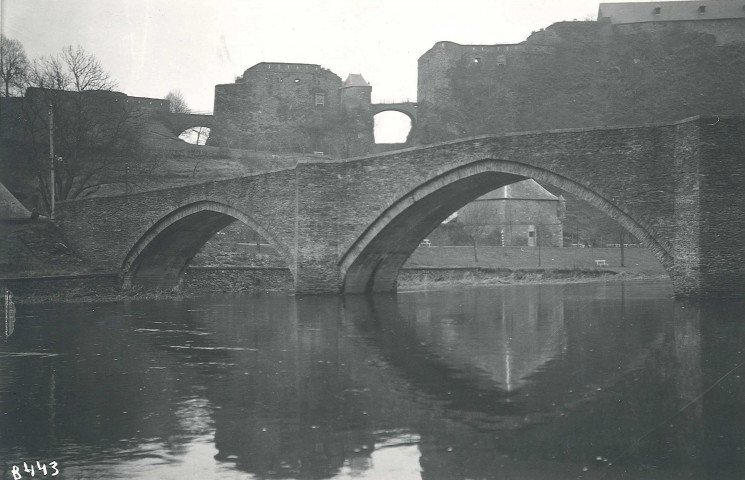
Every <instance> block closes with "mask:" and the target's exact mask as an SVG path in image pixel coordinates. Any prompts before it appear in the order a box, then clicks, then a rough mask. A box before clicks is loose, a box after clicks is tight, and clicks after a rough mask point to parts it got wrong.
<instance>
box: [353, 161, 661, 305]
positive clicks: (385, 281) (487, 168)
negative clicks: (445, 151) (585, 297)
mask: <svg viewBox="0 0 745 480" xmlns="http://www.w3.org/2000/svg"><path fill="white" fill-rule="evenodd" d="M526 178H533V179H535V180H538V181H541V182H545V183H548V184H551V185H554V186H557V187H559V188H562V189H564V190H566V191H567V192H570V193H572V194H574V195H576V196H577V197H579V198H581V199H583V200H585V201H587V202H588V203H589V204H590V205H592V206H594V207H596V208H598V209H599V210H601V211H602V212H604V213H605V214H607V215H608V216H609V217H611V218H613V219H615V220H616V221H617V222H618V223H619V224H621V225H622V226H623V227H624V228H626V229H627V230H628V231H629V232H631V233H632V234H634V235H635V236H636V237H637V238H638V239H639V240H640V241H642V242H643V243H644V244H645V245H646V246H647V247H648V248H649V249H650V250H651V251H652V252H653V253H654V255H655V256H656V257H657V259H658V260H659V261H660V263H662V265H663V266H664V267H665V269H666V270H667V271H668V272H670V270H671V269H672V268H673V265H674V258H673V255H672V253H671V249H670V246H669V245H668V244H667V242H665V241H664V240H661V239H659V238H658V237H657V235H656V234H655V232H654V229H653V228H652V227H651V225H648V224H647V223H646V222H645V221H644V220H642V219H636V218H633V217H632V216H631V215H629V214H628V213H627V212H626V211H625V210H624V209H623V208H622V207H621V206H619V205H617V204H616V203H614V202H613V201H612V200H610V199H608V198H606V197H604V196H603V195H601V194H599V193H598V192H596V191H594V190H593V189H591V188H589V187H588V186H585V185H584V184H582V183H580V182H579V181H575V180H573V179H570V178H568V177H566V176H564V175H561V174H559V173H556V172H552V171H550V170H547V169H543V168H538V167H535V166H532V165H529V164H524V163H520V162H517V161H507V160H495V159H484V160H477V161H473V162H471V163H468V164H464V165H459V166H457V167H455V168H452V169H449V170H446V171H443V172H437V173H436V174H435V175H434V176H433V177H432V178H430V179H429V180H427V181H426V182H424V183H422V184H420V185H419V186H417V187H416V188H414V189H412V190H410V191H409V192H407V193H405V194H404V195H402V196H401V197H400V198H399V199H398V200H397V201H395V202H394V203H393V204H392V205H391V206H390V207H388V208H387V209H386V210H385V211H384V212H382V214H381V215H379V216H378V217H377V218H376V219H375V220H374V221H373V222H372V223H371V224H370V225H369V226H368V227H367V228H366V229H365V230H364V232H363V233H362V234H361V235H360V236H359V237H358V238H357V239H356V241H355V242H354V243H353V244H352V245H351V247H349V248H348V249H347V250H346V252H345V253H344V254H343V255H342V256H341V259H340V261H339V270H340V277H341V279H342V289H343V291H344V293H367V292H389V291H395V289H396V278H397V277H398V273H399V270H400V268H401V267H402V266H403V264H404V263H405V262H406V260H407V259H408V258H409V256H410V255H411V253H412V252H413V251H414V250H415V249H416V248H417V246H418V245H419V242H420V241H421V240H422V239H423V238H424V237H425V236H426V235H428V234H429V232H431V231H432V230H433V229H434V228H435V227H436V226H437V225H439V224H440V223H442V221H444V220H445V219H446V218H447V217H448V216H449V215H450V214H452V213H453V212H454V211H457V210H458V209H460V208H461V207H463V206H464V205H466V204H467V203H469V202H471V201H473V200H475V199H476V198H478V197H480V196H482V195H484V194H486V193H487V192H489V191H491V190H494V189H497V188H500V187H502V186H504V185H509V184H511V183H514V182H517V181H520V180H524V179H526Z"/></svg>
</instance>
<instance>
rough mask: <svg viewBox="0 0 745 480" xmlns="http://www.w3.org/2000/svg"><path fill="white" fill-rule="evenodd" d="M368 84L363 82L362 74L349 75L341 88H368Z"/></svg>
mask: <svg viewBox="0 0 745 480" xmlns="http://www.w3.org/2000/svg"><path fill="white" fill-rule="evenodd" d="M369 86H370V84H369V83H367V82H366V81H365V79H364V78H363V77H362V74H359V73H350V74H349V76H348V77H347V79H346V80H344V83H342V84H341V88H344V87H369Z"/></svg>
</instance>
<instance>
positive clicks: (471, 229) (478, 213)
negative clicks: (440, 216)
mask: <svg viewBox="0 0 745 480" xmlns="http://www.w3.org/2000/svg"><path fill="white" fill-rule="evenodd" d="M488 203H489V202H472V203H471V204H470V205H468V207H466V208H467V210H465V209H464V210H462V211H461V212H462V213H459V215H458V217H459V218H458V221H460V222H462V223H463V230H464V231H465V232H466V234H467V235H468V237H469V238H470V239H471V245H472V246H473V261H474V263H475V264H476V265H477V266H478V264H479V255H478V242H479V240H481V239H483V238H485V237H486V236H487V235H489V234H491V233H492V232H493V231H494V229H495V228H496V227H495V226H494V222H495V217H496V214H495V213H493V212H492V211H490V210H489V208H488V207H487V206H486V205H482V204H488Z"/></svg>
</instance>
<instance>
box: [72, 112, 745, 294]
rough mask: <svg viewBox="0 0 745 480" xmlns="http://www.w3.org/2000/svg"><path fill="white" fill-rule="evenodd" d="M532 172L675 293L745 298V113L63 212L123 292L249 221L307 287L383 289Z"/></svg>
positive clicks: (272, 176)
mask: <svg viewBox="0 0 745 480" xmlns="http://www.w3.org/2000/svg"><path fill="white" fill-rule="evenodd" d="M527 177H531V178H534V179H536V180H538V181H539V182H545V183H548V184H552V185H556V186H558V187H560V188H562V189H564V190H566V191H568V192H571V193H573V194H575V195H577V196H578V197H580V198H582V199H584V200H586V201H587V202H589V203H590V204H592V205H594V206H595V207H597V208H599V209H600V210H602V211H603V212H605V213H606V214H607V215H609V216H610V217H612V218H614V219H615V220H616V221H618V222H619V223H620V224H621V225H623V226H624V227H626V228H627V229H628V230H629V231H631V232H632V233H633V234H634V235H635V236H636V237H637V238H639V239H640V240H641V241H643V242H644V243H645V244H646V246H647V247H648V248H649V249H650V250H651V251H652V252H654V254H655V255H656V257H657V258H658V259H659V260H660V262H661V263H662V265H664V267H665V268H666V269H667V271H668V273H669V274H670V277H671V279H672V281H673V285H674V288H675V292H676V294H678V295H687V296H702V297H742V296H745V194H743V192H745V118H742V117H740V118H724V117H722V118H719V117H695V118H691V119H687V120H684V121H681V122H677V123H674V124H665V125H652V126H640V127H627V128H607V129H582V130H562V131H550V132H538V133H520V134H511V135H505V136H485V137H477V138H469V139H464V140H458V141H452V142H447V143H442V144H437V145H432V146H426V147H417V148H410V149H406V150H400V151H396V152H388V153H385V154H380V155H373V156H368V157H361V158H355V159H348V160H328V159H321V158H310V159H304V160H300V161H299V162H298V163H297V165H295V166H294V167H290V168H278V169H277V170H275V171H271V172H266V173H261V174H256V175H252V176H246V177H241V178H233V179H227V180H220V181H213V182H209V183H202V184H197V185H189V186H181V187H175V188H167V189H162V190H154V191H147V192H141V193H135V194H130V195H121V196H113V197H98V198H89V199H82V200H75V201H67V202H62V203H60V204H59V207H58V214H59V216H58V222H59V224H60V226H61V228H62V229H63V231H64V234H65V236H66V237H67V239H68V241H69V242H70V244H71V245H72V247H73V248H75V249H76V250H77V251H78V253H80V254H81V255H83V256H84V257H87V258H88V259H90V260H91V261H92V262H94V263H95V264H97V265H99V266H100V267H102V268H109V269H116V270H118V271H120V272H121V277H122V282H123V285H124V286H129V285H134V284H139V285H143V286H145V287H151V288H170V287H174V286H177V285H178V283H179V281H180V278H181V275H182V273H183V271H184V269H185V267H186V266H187V265H188V263H189V261H190V260H191V259H192V257H193V256H194V255H195V254H196V253H197V252H198V250H199V249H200V248H201V247H202V245H203V244H204V243H205V242H206V241H207V240H209V239H210V237H212V236H213V235H214V234H215V233H216V232H218V231H219V230H220V229H222V228H224V227H225V226H227V225H228V224H230V223H231V222H233V221H235V220H239V221H242V222H245V223H246V224H248V225H249V226H250V227H251V228H253V229H255V230H256V231H258V232H259V233H260V234H261V235H262V236H263V237H264V238H266V239H267V240H268V241H270V242H271V243H273V244H274V246H275V247H276V249H277V251H278V252H279V253H280V254H281V255H282V257H283V258H284V260H285V261H286V262H287V265H288V266H289V268H290V270H291V272H292V274H293V276H294V281H295V288H296V291H297V292H299V293H339V292H343V293H363V292H385V291H393V290H395V288H396V278H397V275H398V271H399V269H400V267H401V266H402V265H403V263H404V262H405V261H406V259H407V258H408V256H409V255H410V254H411V253H412V252H413V251H414V249H415V248H416V247H417V246H418V244H419V242H420V240H422V239H423V238H424V237H425V236H426V235H427V234H429V232H430V231H431V230H432V229H434V228H435V227H436V226H437V225H439V224H440V223H441V222H442V221H443V220H444V219H445V218H447V217H448V216H449V215H450V214H451V213H452V212H454V211H456V210H458V209H459V208H461V207H462V206H463V205H465V204H466V203H468V202H470V201H472V200H474V199H476V198H478V197H479V196H481V195H483V194H485V193H486V192H488V191H490V190H493V189H495V188H498V187H501V186H503V185H506V184H510V183H513V182H516V181H519V180H523V179H525V178H527Z"/></svg>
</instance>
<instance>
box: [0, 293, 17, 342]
mask: <svg viewBox="0 0 745 480" xmlns="http://www.w3.org/2000/svg"><path fill="white" fill-rule="evenodd" d="M2 295H3V317H2V322H0V332H2V333H3V334H4V335H5V337H4V339H5V340H7V339H8V337H10V336H11V335H12V334H13V330H15V326H16V306H15V304H14V303H13V294H12V293H11V291H10V290H8V289H7V288H5V287H3V288H2Z"/></svg>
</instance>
